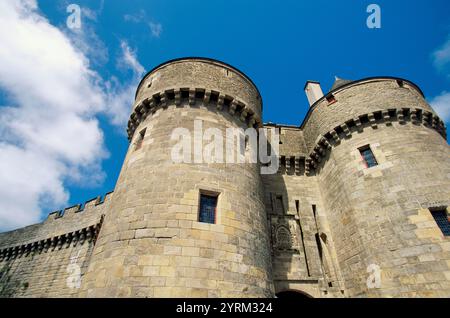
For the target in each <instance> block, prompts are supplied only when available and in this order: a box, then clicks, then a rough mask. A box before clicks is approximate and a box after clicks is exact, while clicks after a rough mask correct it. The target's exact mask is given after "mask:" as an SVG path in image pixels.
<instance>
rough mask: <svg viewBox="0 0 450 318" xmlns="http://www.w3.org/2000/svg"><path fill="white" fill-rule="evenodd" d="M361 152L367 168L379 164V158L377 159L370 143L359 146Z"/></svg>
mask: <svg viewBox="0 0 450 318" xmlns="http://www.w3.org/2000/svg"><path fill="white" fill-rule="evenodd" d="M359 152H360V154H361V157H362V158H363V160H364V164H365V165H366V167H367V168H371V167H375V166H377V165H378V162H377V159H375V156H374V154H373V152H372V149H370V146H369V145H367V146H364V147H361V148H359Z"/></svg>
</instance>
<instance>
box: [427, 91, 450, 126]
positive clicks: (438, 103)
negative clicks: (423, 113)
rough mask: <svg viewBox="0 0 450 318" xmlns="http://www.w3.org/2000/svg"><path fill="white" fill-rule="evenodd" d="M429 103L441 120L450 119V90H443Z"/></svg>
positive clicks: (447, 120)
mask: <svg viewBox="0 0 450 318" xmlns="http://www.w3.org/2000/svg"><path fill="white" fill-rule="evenodd" d="M430 104H431V107H433V109H434V110H435V111H436V113H437V114H438V115H439V117H440V118H441V119H442V120H443V121H445V122H449V121H450V92H443V93H442V94H441V95H439V96H437V97H435V98H433V99H432V100H431V101H430Z"/></svg>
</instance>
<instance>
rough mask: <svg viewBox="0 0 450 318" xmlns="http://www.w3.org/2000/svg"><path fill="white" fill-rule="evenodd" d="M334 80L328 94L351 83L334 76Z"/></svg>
mask: <svg viewBox="0 0 450 318" xmlns="http://www.w3.org/2000/svg"><path fill="white" fill-rule="evenodd" d="M335 78H336V80H335V81H334V84H333V86H331V89H330V92H331V91H334V90H335V89H338V88H339V87H342V86H344V85H347V84H349V83H351V82H353V81H351V80H346V79H342V78H339V77H337V76H335Z"/></svg>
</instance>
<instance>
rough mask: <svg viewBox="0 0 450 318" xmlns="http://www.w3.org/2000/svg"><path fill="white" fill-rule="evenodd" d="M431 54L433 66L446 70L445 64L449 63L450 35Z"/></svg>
mask: <svg viewBox="0 0 450 318" xmlns="http://www.w3.org/2000/svg"><path fill="white" fill-rule="evenodd" d="M432 56H433V63H434V66H435V67H436V68H437V69H438V70H440V71H446V66H448V65H449V64H450V36H449V38H448V39H447V41H446V42H445V43H444V44H443V45H442V46H441V47H440V48H439V49H437V50H436V51H434V52H433V55H432Z"/></svg>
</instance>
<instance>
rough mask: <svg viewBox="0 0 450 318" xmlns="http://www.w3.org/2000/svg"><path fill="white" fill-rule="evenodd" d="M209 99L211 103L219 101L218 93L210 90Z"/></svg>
mask: <svg viewBox="0 0 450 318" xmlns="http://www.w3.org/2000/svg"><path fill="white" fill-rule="evenodd" d="M209 100H210V101H211V103H217V102H218V101H219V93H218V92H214V91H212V92H211V96H210V97H209Z"/></svg>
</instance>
